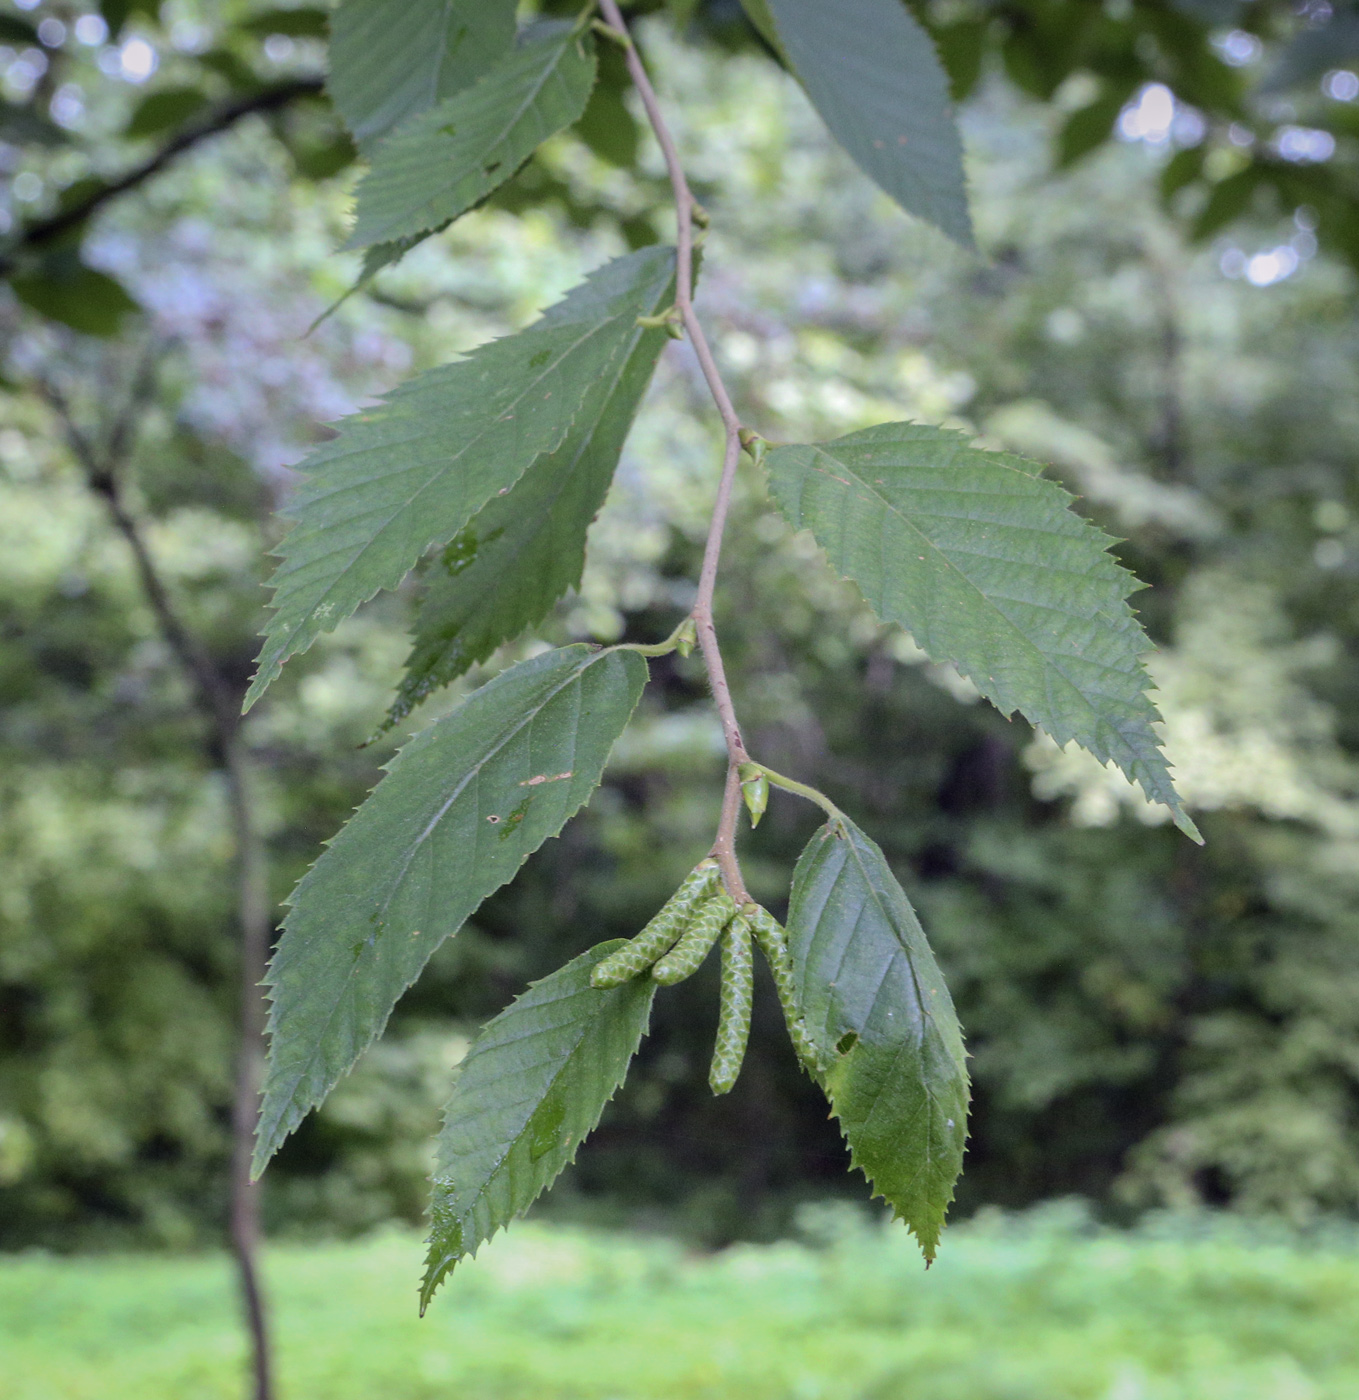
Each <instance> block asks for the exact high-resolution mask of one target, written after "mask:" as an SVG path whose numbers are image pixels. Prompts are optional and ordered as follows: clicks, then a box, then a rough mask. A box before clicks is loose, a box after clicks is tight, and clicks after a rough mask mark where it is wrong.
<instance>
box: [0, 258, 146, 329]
mask: <svg viewBox="0 0 1359 1400" xmlns="http://www.w3.org/2000/svg"><path fill="white" fill-rule="evenodd" d="M10 286H11V287H13V288H14V294H15V296H17V297H18V298H19V300H20V301H22V302H24V303H25V304H26V305H28V306H31V307H32V308H33V310H34V311H37V312H40V313H41V314H42V315H44V316H46V317H48V319H49V320H53V321H59V322H60V323H61V324H62V325H64V326H70V328H71V329H72V330H74V331H80V332H82V333H83V334H85V335H96V336H112V335H117V334H118V332H119V331H120V330H121V329H122V326H123V320H124V318H125V317H126V316H128V315H130V314H131V313H132V312H134V311H140V310H141V307H140V306H138V304H137V303H136V302H135V301H133V299H132V297H131V296H129V295H128V293H127V290H126V289H125V288H124V287H123V284H122V283H121V282H119V281H117V280H115V279H114V278H112V277H110V276H109V275H108V273H106V272H98V271H96V270H95V269H94V268H92V267H87V266H86V265H85V264H84V263H82V262H80V261H78V260H77V258H76V257H75V256H74V254H73V253H70V252H63V253H62V254H58V255H56V256H54V257H51V258H49V259H47V260H46V261H45V262H44V263H43V265H42V266H41V267H40V268H39V270H38V271H36V272H26V273H21V274H20V275H18V276H16V277H11V278H10Z"/></svg>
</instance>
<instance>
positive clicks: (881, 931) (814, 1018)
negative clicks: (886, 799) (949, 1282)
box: [788, 817, 968, 1261]
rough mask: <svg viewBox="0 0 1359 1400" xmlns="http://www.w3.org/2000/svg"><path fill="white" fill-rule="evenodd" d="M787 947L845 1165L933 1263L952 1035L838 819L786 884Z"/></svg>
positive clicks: (882, 879) (862, 846)
mask: <svg viewBox="0 0 1359 1400" xmlns="http://www.w3.org/2000/svg"><path fill="white" fill-rule="evenodd" d="M788 942H789V948H790V951H791V953H792V956H793V971H794V977H795V980H796V983H797V987H798V995H799V999H800V1008H801V1012H802V1016H803V1018H804V1020H805V1022H806V1025H807V1029H808V1031H809V1032H810V1034H811V1035H812V1036H813V1037H814V1038H815V1040H816V1041H817V1042H818V1043H819V1044H821V1045H823V1046H833V1047H835V1048H836V1050H837V1051H838V1054H837V1056H836V1058H835V1059H834V1060H833V1061H832V1063H831V1064H830V1066H829V1068H828V1069H826V1070H825V1073H824V1085H825V1088H826V1092H827V1094H828V1095H829V1097H830V1101H831V1107H832V1108H833V1109H834V1111H835V1116H836V1117H837V1118H838V1119H839V1120H840V1126H841V1128H842V1129H843V1131H844V1134H845V1138H846V1141H847V1142H848V1143H849V1146H850V1151H851V1153H852V1156H853V1162H854V1165H855V1166H856V1167H858V1168H859V1169H860V1170H861V1171H862V1172H863V1174H864V1175H865V1176H866V1177H867V1178H868V1180H869V1182H870V1183H871V1184H872V1186H873V1189H874V1191H875V1192H876V1193H877V1194H878V1195H881V1196H883V1197H884V1198H885V1199H886V1201H887V1202H888V1204H889V1205H890V1206H891V1207H892V1209H893V1211H894V1212H895V1214H896V1216H897V1217H898V1218H899V1219H901V1220H904V1221H905V1222H906V1224H907V1225H908V1226H909V1227H910V1228H911V1230H913V1231H914V1232H915V1236H916V1238H917V1239H918V1240H919V1241H920V1247H921V1249H922V1250H923V1251H924V1254H925V1258H926V1260H927V1261H928V1260H932V1259H933V1258H934V1253H935V1250H936V1248H937V1247H938V1244H939V1232H940V1230H942V1229H943V1225H944V1215H945V1212H946V1211H947V1209H948V1205H949V1202H950V1201H951V1200H952V1199H953V1185H954V1182H956V1181H957V1179H958V1174H959V1172H960V1171H961V1170H962V1164H963V1147H964V1144H965V1143H966V1141H967V1102H968V1080H967V1064H966V1055H965V1052H964V1050H963V1038H962V1033H961V1031H960V1030H959V1028H958V1018H957V1016H956V1014H955V1013H954V1010H953V1001H952V999H951V998H950V996H949V994H948V988H947V986H945V984H944V979H943V976H942V975H941V974H940V971H939V968H938V965H937V964H936V963H935V961H934V954H933V953H932V952H931V951H930V946H929V944H928V943H927V942H926V941H925V934H924V931H923V930H922V929H921V927H920V921H919V920H918V919H917V918H916V916H915V911H914V910H913V909H912V908H911V906H910V903H909V901H908V900H907V898H906V895H905V894H904V893H903V891H902V889H901V886H900V885H899V884H897V882H896V879H895V877H894V876H893V874H892V872H891V870H890V868H889V867H888V865H887V861H886V858H885V857H884V856H883V853H882V851H880V850H879V849H878V847H877V846H876V845H875V844H874V842H873V841H871V840H870V839H869V838H868V837H867V836H866V835H865V834H864V833H863V832H862V831H860V830H859V828H858V827H857V826H855V825H854V823H853V822H851V821H850V820H849V819H848V818H845V817H836V818H832V820H830V821H829V822H827V823H826V825H825V826H823V827H822V828H821V830H820V831H818V832H817V834H816V835H815V836H813V837H812V839H811V841H810V842H808V844H807V848H806V850H805V851H803V853H802V856H801V859H799V861H798V864H797V870H796V872H795V873H794V876H793V894H792V901H791V903H790V905H789V910H788Z"/></svg>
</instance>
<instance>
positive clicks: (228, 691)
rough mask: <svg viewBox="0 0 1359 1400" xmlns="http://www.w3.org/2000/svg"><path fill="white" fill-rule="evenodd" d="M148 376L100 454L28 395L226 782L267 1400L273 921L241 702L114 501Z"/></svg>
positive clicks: (236, 1110) (235, 1212)
mask: <svg viewBox="0 0 1359 1400" xmlns="http://www.w3.org/2000/svg"><path fill="white" fill-rule="evenodd" d="M156 372H157V355H156V353H155V349H154V347H152V348H150V349H148V351H147V353H146V355H145V356H144V357H143V360H142V363H141V366H140V367H139V369H138V371H137V373H136V375H135V376H134V378H133V382H132V387H131V390H130V392H129V394H128V398H127V402H126V403H125V405H124V407H123V411H122V412H121V413H120V414H119V415H118V417H117V418H116V419H115V420H114V422H113V424H112V426H111V428H110V429H109V432H108V434H107V437H106V438H105V440H104V442H103V443H102V445H101V444H99V443H97V442H96V441H95V440H94V439H93V438H91V437H90V436H89V434H87V433H86V432H85V431H84V429H82V428H81V426H80V423H79V421H78V419H77V416H76V414H75V412H74V410H73V409H72V407H71V404H70V402H69V400H68V399H67V398H66V395H65V394H64V393H63V392H62V390H61V389H60V388H59V387H58V386H57V385H55V384H53V383H52V382H51V381H50V380H46V379H39V380H38V381H37V382H36V383H35V385H34V387H35V389H36V391H37V393H38V395H39V396H40V397H41V398H42V399H43V400H44V401H45V402H46V403H47V404H48V406H49V407H50V408H51V409H52V411H53V413H54V414H55V415H56V417H57V420H58V421H59V422H60V424H61V427H62V432H63V435H64V436H65V438H66V441H67V444H68V445H69V447H70V449H71V454H72V456H73V457H74V458H75V459H76V461H77V462H78V463H79V465H80V467H81V469H82V471H83V472H84V474H85V480H86V484H87V485H88V486H89V488H90V491H91V492H92V493H93V494H94V495H96V496H98V497H99V498H100V499H101V500H102V501H103V502H104V505H105V508H106V509H107V511H108V515H109V519H110V520H111V521H112V523H113V526H114V528H115V529H116V530H117V531H118V533H119V534H120V535H121V536H122V537H123V539H124V540H125V541H126V543H127V546H128V549H129V551H130V552H131V554H132V558H133V560H134V562H135V564H136V567H137V574H138V577H139V579H140V580H141V585H142V591H143V593H144V594H145V596H146V600H147V602H148V603H149V604H150V607H151V611H152V613H153V615H154V616H155V619H156V625H157V626H158V627H159V629H160V633H161V636H162V637H163V638H164V639H165V643H166V645H167V646H168V647H169V648H170V651H171V653H172V654H173V655H174V657H175V659H176V661H177V662H178V663H179V665H180V668H181V670H182V671H183V672H184V674H185V677H186V679H187V680H188V681H189V685H190V690H191V692H192V695H193V701H194V705H195V707H196V708H197V709H198V710H199V712H200V713H201V714H202V715H203V717H204V719H205V720H206V722H207V725H208V732H209V735H210V745H211V749H212V753H211V758H212V761H213V762H214V763H216V764H220V766H221V768H222V771H223V773H224V774H225V777H226V788H227V804H228V808H229V810H230V814H231V826H232V836H233V843H234V846H235V852H236V906H237V922H238V925H239V930H240V940H241V984H240V998H241V1000H240V1027H239V1029H240V1038H239V1045H238V1048H237V1063H236V1083H235V1089H234V1093H233V1098H232V1106H231V1127H232V1133H231V1205H230V1221H229V1233H230V1238H231V1249H232V1253H233V1254H234V1255H235V1258H236V1267H237V1272H238V1274H239V1277H240V1284H241V1296H242V1302H243V1305H244V1309H245V1317H246V1324H247V1327H248V1328H249V1332H250V1338H251V1343H252V1345H251V1376H252V1382H253V1394H254V1400H272V1396H273V1393H274V1391H273V1377H272V1365H271V1348H270V1342H269V1330H268V1321H267V1317H266V1314H265V1304H264V1294H263V1290H262V1288H261V1286H260V1277H259V1264H258V1257H259V1242H260V1223H259V1187H258V1186H257V1185H255V1184H254V1183H253V1182H252V1181H251V1180H250V1152H251V1146H252V1143H253V1139H254V1132H255V1120H256V1118H257V1117H258V1114H259V1089H260V1081H261V1075H262V1068H263V1064H264V1021H265V1016H264V1002H263V998H262V996H261V993H260V984H261V983H262V982H263V981H264V978H265V973H266V970H267V966H268V959H269V941H270V938H271V937H272V934H273V916H272V912H271V910H270V907H269V889H268V872H267V869H266V860H265V848H264V842H263V839H262V837H261V835H260V832H259V829H258V827H257V826H256V825H255V818H254V807H253V805H252V802H251V791H250V789H251V774H250V760H249V756H248V754H247V752H246V749H245V747H244V745H243V744H242V743H241V742H240V735H239V732H238V731H239V729H240V724H241V719H240V697H239V696H238V695H235V694H234V693H233V691H232V687H231V686H230V684H229V683H228V682H227V681H226V679H225V678H224V677H223V676H222V674H221V672H220V671H219V670H218V669H217V667H216V665H215V664H214V662H213V660H212V658H211V656H210V655H209V654H208V652H207V650H206V649H205V648H204V647H203V646H201V645H200V644H199V642H198V640H197V638H196V637H195V636H194V635H193V633H192V631H191V630H190V628H189V626H188V625H187V623H185V621H184V619H183V618H182V617H181V616H180V615H179V611H178V609H177V608H176V607H175V604H174V600H173V599H172V598H171V596H170V591H169V589H168V588H167V587H166V584H165V581H164V580H163V579H162V578H161V576H160V573H159V571H158V569H157V568H156V561H155V558H154V556H153V555H152V553H151V550H150V547H149V546H148V545H147V542H146V539H145V537H144V535H143V534H142V529H141V524H140V522H139V521H138V520H137V518H136V516H135V515H134V514H133V513H132V511H131V510H129V508H128V506H127V503H126V501H125V500H124V497H123V491H122V470H123V468H124V467H125V466H126V463H127V460H128V458H129V457H130V455H131V450H132V446H133V443H134V433H135V428H136V423H137V420H138V418H139V416H140V412H141V410H142V409H143V408H144V407H145V406H146V404H147V403H148V402H149V401H150V400H151V398H152V397H153V395H154V392H155V385H156Z"/></svg>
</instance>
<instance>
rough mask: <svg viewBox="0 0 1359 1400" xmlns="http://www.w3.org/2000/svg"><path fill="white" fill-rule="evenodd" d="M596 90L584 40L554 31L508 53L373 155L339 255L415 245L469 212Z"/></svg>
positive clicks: (413, 119)
mask: <svg viewBox="0 0 1359 1400" xmlns="http://www.w3.org/2000/svg"><path fill="white" fill-rule="evenodd" d="M594 82H595V53H594V44H593V40H591V39H590V38H589V36H588V35H584V36H582V35H573V34H572V33H571V31H570V30H569V29H567V30H566V31H565V32H561V31H559V30H556V29H555V27H554V32H553V33H551V34H548V35H547V36H545V37H543V38H540V39H536V40H533V41H531V42H529V43H526V44H524V45H523V46H522V47H521V48H518V49H514V50H512V51H511V52H510V53H509V54H507V55H506V56H505V57H504V58H502V59H501V60H500V61H499V62H498V63H497V64H496V65H495V66H494V67H493V68H491V70H490V71H489V72H488V73H486V75H485V76H484V77H483V78H481V79H480V81H478V82H477V83H476V84H475V85H474V86H472V87H470V88H465V89H464V90H463V91H462V92H460V93H458V94H457V95H456V96H454V97H451V98H449V99H448V100H447V101H446V102H441V103H440V104H439V105H438V106H437V107H432V108H431V109H430V110H429V111H426V112H421V113H419V114H418V115H417V116H414V117H411V118H410V119H409V120H407V121H405V122H403V123H402V124H401V125H400V126H399V127H397V128H396V130H395V131H393V132H392V133H391V134H390V135H389V136H387V137H385V138H384V139H383V140H382V141H381V142H380V143H379V144H378V145H377V146H376V147H375V148H374V150H373V164H372V169H371V170H370V171H369V172H368V174H367V175H365V176H364V177H363V179H362V180H361V181H360V182H359V187H358V190H357V191H356V193H355V211H354V231H353V233H352V234H351V235H350V237H349V242H348V243H347V244H346V245H345V246H346V247H349V248H363V247H366V246H367V245H368V244H370V243H391V242H395V241H397V240H400V239H403V238H411V237H414V236H415V235H418V234H422V233H426V232H428V231H429V230H430V229H433V228H437V227H438V226H439V225H441V224H446V223H448V222H449V221H450V220H451V219H456V218H457V217H458V215H460V214H464V213H466V212H467V210H469V209H470V208H472V206H473V205H474V204H477V203H478V202H479V201H481V200H483V199H485V198H486V196H487V195H488V194H490V193H491V191H492V190H494V189H496V188H498V187H499V186H500V185H503V184H504V183H505V181H506V180H508V179H509V178H510V176H512V175H513V174H514V173H515V172H516V171H517V170H518V169H519V167H520V166H521V165H523V163H524V162H525V161H526V160H527V159H528V158H529V157H530V156H531V155H532V154H533V152H534V151H535V150H537V148H538V147H539V146H541V145H542V143H543V142H544V141H546V140H547V138H548V137H549V136H553V135H555V134H556V133H557V132H558V131H561V130H562V129H563V128H564V127H567V126H570V125H571V123H572V122H574V121H576V120H578V119H579V117H580V114H581V113H582V112H583V111H584V110H585V104H586V103H587V102H588V101H589V99H590V90H591V88H593V87H594Z"/></svg>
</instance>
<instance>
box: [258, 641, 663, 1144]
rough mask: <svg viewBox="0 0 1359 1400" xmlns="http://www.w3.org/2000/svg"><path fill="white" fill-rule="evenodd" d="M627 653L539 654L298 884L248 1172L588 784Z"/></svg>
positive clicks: (424, 752) (624, 686)
mask: <svg viewBox="0 0 1359 1400" xmlns="http://www.w3.org/2000/svg"><path fill="white" fill-rule="evenodd" d="M645 684H646V663H645V662H644V661H643V660H642V659H641V658H640V657H639V656H638V655H637V654H636V653H635V652H630V651H597V650H594V649H593V648H590V647H586V646H571V647H564V648H562V649H561V650H559V651H551V652H546V653H544V655H542V656H539V657H535V658H534V659H533V660H532V661H526V662H524V663H523V664H521V665H519V666H515V667H512V668H511V669H510V670H508V671H506V672H504V673H503V674H501V675H499V676H497V677H496V679H495V680H493V681H492V682H491V683H490V684H489V685H486V686H483V687H482V688H481V689H480V690H478V691H476V692H475V693H474V694H473V695H472V696H471V697H470V698H469V699H468V700H466V701H465V702H464V703H463V704H462V705H461V706H459V708H458V709H456V710H454V711H453V713H452V714H451V715H448V716H447V717H446V718H444V719H442V720H440V721H439V722H438V723H437V724H433V725H431V726H430V727H429V728H428V729H426V730H424V731H423V732H422V733H420V734H418V735H417V736H416V737H415V738H414V739H412V740H411V742H410V743H408V744H407V745H406V746H405V748H403V749H402V750H401V752H400V753H399V754H398V755H397V756H396V758H395V759H394V760H393V761H392V763H391V764H390V766H389V769H388V772H387V775H386V777H384V778H383V780H382V781H381V782H380V783H379V784H378V786H377V787H376V788H375V789H374V791H373V792H372V794H371V795H370V796H369V798H368V800H367V801H366V802H365V803H364V804H363V805H362V806H361V807H360V808H359V810H358V811H357V813H355V815H354V816H353V818H351V820H350V822H349V824H348V825H347V826H346V827H345V828H344V830H343V831H341V832H340V834H339V835H338V836H337V837H336V838H335V839H334V840H333V841H332V842H331V844H330V847H329V849H328V850H327V851H326V852H325V854H324V855H322V856H321V858H320V860H318V861H317V862H316V864H315V865H314V866H313V867H312V869H311V870H310V871H308V873H307V874H306V876H305V877H304V878H303V880H302V882H301V883H300V884H299V885H298V887H297V890H296V891H295V893H294V895H293V898H292V908H291V910H290V911H289V914H288V918H287V920H286V922H285V924H284V928H283V938H282V940H281V942H280V943H279V947H278V952H277V953H276V954H275V955H274V959H273V962H272V964H271V966H270V970H269V986H270V988H271V995H272V1001H273V1005H272V1009H271V1011H270V1014H269V1030H270V1036H271V1041H270V1048H269V1064H268V1070H267V1073H266V1077H265V1085H264V1103H263V1106H262V1108H261V1111H260V1126H259V1136H258V1141H257V1145H256V1150H255V1167H256V1170H257V1171H259V1170H262V1169H263V1167H264V1164H265V1163H266V1162H267V1161H268V1160H269V1158H270V1157H271V1156H272V1155H273V1154H274V1152H275V1151H276V1150H277V1148H278V1146H279V1144H280V1143H281V1142H282V1141H283V1139H284V1138H285V1137H287V1135H288V1134H289V1133H290V1132H291V1131H292V1130H293V1129H294V1128H295V1127H296V1126H297V1124H298V1123H299V1122H301V1120H302V1118H303V1116H304V1115H305V1114H306V1113H307V1112H308V1110H309V1109H311V1108H313V1107H315V1106H316V1105H317V1104H319V1103H321V1102H322V1101H323V1100H324V1099H325V1097H326V1095H327V1094H328V1093H329V1092H330V1090H331V1089H332V1088H333V1087H334V1085H335V1082H336V1081H337V1080H338V1079H339V1078H340V1076H341V1075H343V1074H344V1073H346V1072H347V1071H348V1070H349V1068H350V1067H351V1066H352V1065H353V1063H354V1061H355V1060H356V1059H358V1057H359V1055H360V1054H362V1053H363V1051H364V1049H365V1048H366V1047H367V1046H368V1045H369V1044H370V1043H371V1042H372V1041H373V1040H374V1039H375V1038H376V1037H377V1036H378V1035H380V1034H381V1032H382V1028H383V1027H384V1026H385V1025H386V1023H387V1017H388V1016H389V1015H390V1014H391V1010H392V1007H393V1006H395V1005H396V1001H397V998H398V997H400V995H401V994H402V992H404V991H405V990H406V988H407V987H409V986H410V984H411V983H412V982H413V981H414V980H415V979H416V977H417V976H419V974H420V970H421V969H422V968H423V967H424V965H425V963H426V962H427V961H428V960H429V958H430V955H431V954H432V953H433V952H434V950H435V949H436V948H437V947H438V946H439V945H440V944H441V943H442V942H443V941H444V939H445V938H447V937H448V936H449V935H450V934H453V933H456V932H457V930H458V929H459V928H461V927H462V925H463V923H464V921H465V920H466V919H467V918H468V917H469V916H470V915H471V914H472V913H473V912H474V911H475V910H476V908H477V906H478V905H479V904H480V903H481V902H482V900H484V899H485V898H486V896H487V895H489V894H491V893H492V891H494V890H497V889H499V888H500V886H501V885H503V884H505V882H506V881H507V880H509V879H510V878H511V877H512V876H513V875H514V873H515V871H516V870H518V869H519V867H520V866H521V865H522V864H523V863H524V861H525V859H526V858H527V857H528V856H529V855H531V854H532V853H533V852H534V851H536V850H537V849H538V847H539V846H541V845H542V844H543V842H544V841H546V840H547V839H548V837H550V836H555V835H556V834H557V833H558V832H559V831H560V830H561V829H562V827H563V826H564V825H565V824H566V822H567V820H568V818H570V817H571V816H572V815H573V814H574V813H575V812H576V811H577V810H578V809H579V808H580V807H581V806H582V805H583V804H584V802H585V801H586V799H587V798H588V797H589V795H590V793H591V792H592V791H593V790H594V788H595V787H596V786H597V785H598V783H599V780H600V776H601V774H602V773H603V771H604V763H605V760H606V759H607V758H608V755H609V750H610V748H611V747H612V746H613V742H614V740H615V739H617V738H618V736H619V735H620V734H621V733H622V732H623V727H624V726H625V725H626V724H627V722H628V717H629V716H630V715H631V714H632V711H633V708H634V707H635V706H636V704H637V701H638V698H639V697H640V696H641V693H642V687H643V686H644V685H645Z"/></svg>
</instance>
